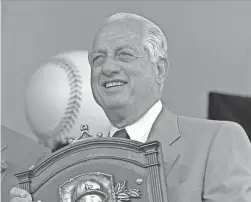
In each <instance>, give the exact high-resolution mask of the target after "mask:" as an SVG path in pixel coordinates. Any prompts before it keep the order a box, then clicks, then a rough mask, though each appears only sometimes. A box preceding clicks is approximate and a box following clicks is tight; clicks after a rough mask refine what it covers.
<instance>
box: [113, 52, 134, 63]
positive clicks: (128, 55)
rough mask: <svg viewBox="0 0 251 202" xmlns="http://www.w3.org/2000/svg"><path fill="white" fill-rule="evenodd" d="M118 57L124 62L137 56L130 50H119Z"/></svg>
mask: <svg viewBox="0 0 251 202" xmlns="http://www.w3.org/2000/svg"><path fill="white" fill-rule="evenodd" d="M117 58H118V59H119V60H121V61H123V62H130V61H132V60H133V59H135V56H134V55H133V54H131V53H128V52H124V51H123V52H119V53H118V55H117Z"/></svg>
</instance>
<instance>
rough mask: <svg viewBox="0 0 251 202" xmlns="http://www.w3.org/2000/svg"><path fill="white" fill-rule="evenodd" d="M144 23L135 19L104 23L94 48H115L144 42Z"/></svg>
mask: <svg viewBox="0 0 251 202" xmlns="http://www.w3.org/2000/svg"><path fill="white" fill-rule="evenodd" d="M142 28H143V25H142V23H141V22H140V21H138V20H134V19H127V20H123V21H121V20H116V21H113V22H109V23H106V24H104V25H103V26H102V27H101V28H100V29H99V30H98V32H97V34H96V35H95V38H94V41H93V44H92V50H98V49H113V48H116V47H117V46H120V45H121V46H122V45H128V44H129V45H135V46H138V45H140V44H142V30H143V29H142Z"/></svg>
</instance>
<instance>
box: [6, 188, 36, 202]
mask: <svg viewBox="0 0 251 202" xmlns="http://www.w3.org/2000/svg"><path fill="white" fill-rule="evenodd" d="M15 198H23V199H27V200H28V201H32V198H31V195H30V194H29V193H28V192H27V191H26V190H24V189H20V188H18V187H13V188H12V189H11V190H10V199H11V200H12V199H13V200H14V201H15V200H17V199H15Z"/></svg>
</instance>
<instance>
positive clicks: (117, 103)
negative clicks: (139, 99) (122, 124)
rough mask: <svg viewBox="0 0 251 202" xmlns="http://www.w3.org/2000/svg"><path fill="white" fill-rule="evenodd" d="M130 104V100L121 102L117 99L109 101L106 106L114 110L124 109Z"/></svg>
mask: <svg viewBox="0 0 251 202" xmlns="http://www.w3.org/2000/svg"><path fill="white" fill-rule="evenodd" d="M128 104H129V103H128V102H121V101H119V100H117V101H113V102H109V103H107V104H106V108H107V109H109V110H111V111H114V110H119V109H124V108H125V107H126V106H127V105H128Z"/></svg>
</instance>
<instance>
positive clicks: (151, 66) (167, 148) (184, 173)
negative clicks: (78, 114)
mask: <svg viewBox="0 0 251 202" xmlns="http://www.w3.org/2000/svg"><path fill="white" fill-rule="evenodd" d="M89 62H90V66H91V70H92V75H91V84H92V90H93V94H94V97H95V100H96V102H97V103H98V104H99V105H100V106H101V107H102V108H103V110H104V112H105V113H106V115H107V117H108V118H109V120H110V122H111V123H112V126H111V130H110V134H109V135H110V136H112V137H121V138H129V139H132V140H137V141H140V142H146V141H150V140H158V141H159V142H160V143H161V145H162V150H163V155H164V161H165V171H166V172H165V174H166V182H167V187H168V188H167V192H168V193H167V194H168V198H169V201H170V202H188V201H191V202H202V201H204V202H206V201H208V202H209V201H211V202H228V201H229V202H230V201H231V202H249V201H251V144H250V142H249V140H248V137H247V135H246V133H245V132H244V130H243V129H242V127H241V126H239V125H238V124H236V123H231V122H220V121H209V120H201V119H195V118H188V117H183V116H177V115H175V114H173V113H171V112H170V111H169V110H168V109H167V108H166V107H165V106H164V105H163V104H162V102H161V95H162V88H163V84H164V81H165V78H166V76H167V71H168V58H167V41H166V38H165V36H164V34H163V33H162V31H161V30H160V29H159V28H158V27H157V26H156V25H155V24H154V23H152V22H151V21H149V20H147V19H145V18H143V17H141V16H138V15H135V14H127V13H118V14H115V15H113V16H111V17H109V18H108V19H107V20H106V22H105V23H104V24H103V25H102V27H101V28H100V29H99V30H98V32H97V34H96V36H95V38H94V41H93V44H92V48H91V50H90V53H89ZM11 194H12V195H11V196H19V197H20V196H21V195H22V194H23V195H27V194H26V193H25V192H22V190H15V193H14V191H12V193H11ZM16 199H18V198H16ZM19 199H20V198H19ZM13 201H19V200H12V202H13ZM20 201H21V200H20ZM23 201H24V200H23Z"/></svg>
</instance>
